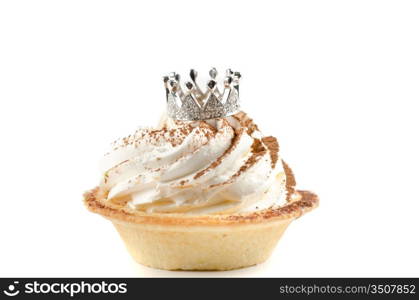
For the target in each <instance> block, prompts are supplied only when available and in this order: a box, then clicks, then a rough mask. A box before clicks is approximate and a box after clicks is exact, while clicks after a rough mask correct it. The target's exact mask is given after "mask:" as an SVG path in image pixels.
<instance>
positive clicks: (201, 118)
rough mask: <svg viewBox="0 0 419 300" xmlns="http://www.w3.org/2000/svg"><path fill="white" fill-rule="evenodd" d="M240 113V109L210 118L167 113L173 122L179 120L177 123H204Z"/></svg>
mask: <svg viewBox="0 0 419 300" xmlns="http://www.w3.org/2000/svg"><path fill="white" fill-rule="evenodd" d="M239 112H240V109H237V110H234V111H231V112H229V113H222V114H214V115H210V116H196V117H194V116H179V115H178V114H176V113H174V114H173V113H170V112H168V116H169V117H170V118H172V119H174V120H179V121H205V120H211V119H221V118H225V117H229V116H232V115H235V114H237V113H239Z"/></svg>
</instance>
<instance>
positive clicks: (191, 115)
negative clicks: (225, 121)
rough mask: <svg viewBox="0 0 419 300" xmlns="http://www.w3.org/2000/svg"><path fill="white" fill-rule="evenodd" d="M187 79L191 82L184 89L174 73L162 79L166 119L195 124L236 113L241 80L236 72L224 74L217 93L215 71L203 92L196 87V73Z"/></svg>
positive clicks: (178, 76) (213, 69)
mask: <svg viewBox="0 0 419 300" xmlns="http://www.w3.org/2000/svg"><path fill="white" fill-rule="evenodd" d="M189 75H190V77H191V81H187V82H186V83H185V85H184V87H182V86H181V83H180V75H179V74H177V73H170V75H169V76H165V77H163V81H164V85H165V88H166V101H167V114H168V116H169V117H171V118H172V119H176V120H184V121H197V120H207V119H214V118H223V117H226V116H230V115H233V114H235V113H237V112H239V110H240V101H239V79H240V77H241V75H240V73H239V72H233V71H231V70H230V69H228V70H227V72H226V76H225V78H224V81H223V85H224V89H223V91H220V90H219V89H218V86H217V85H218V84H217V81H216V77H217V70H216V69H215V68H212V69H211V70H210V72H209V75H210V77H211V79H210V80H209V81H208V83H207V89H206V91H205V92H203V91H202V90H201V89H200V87H199V86H198V85H197V83H196V78H197V76H198V73H197V72H196V71H195V70H193V69H192V70H191V71H190V74H189Z"/></svg>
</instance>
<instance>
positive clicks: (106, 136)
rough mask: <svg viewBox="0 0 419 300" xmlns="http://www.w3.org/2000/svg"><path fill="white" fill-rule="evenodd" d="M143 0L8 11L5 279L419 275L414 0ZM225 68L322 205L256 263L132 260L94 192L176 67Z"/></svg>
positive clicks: (2, 54)
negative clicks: (89, 205)
mask: <svg viewBox="0 0 419 300" xmlns="http://www.w3.org/2000/svg"><path fill="white" fill-rule="evenodd" d="M142 2H143V1H85V0H83V1H2V2H1V3H0V103H1V106H0V131H1V148H0V151H1V152H0V170H1V172H0V182H1V185H0V193H1V200H0V201H1V208H0V235H1V242H0V275H1V276H12V277H13V276H419V259H418V253H419V242H418V233H417V232H418V229H419V222H418V219H419V218H418V209H419V196H418V179H419V168H418V167H419V159H418V155H419V142H418V128H419V121H418V112H419V110H418V105H417V104H418V101H419V86H418V82H419V17H418V16H419V3H418V2H417V1H354V0H352V1H295V0H294V1H271V2H270V1H262V0H260V1H249V2H246V1H224V0H223V1H215V0H213V1H206V2H198V1H180V0H177V1H156V0H153V1H147V2H145V1H144V3H142ZM145 3H147V4H145ZM212 66H216V67H218V68H219V69H225V68H227V67H231V68H233V69H234V70H240V71H241V73H242V74H243V79H242V81H241V87H240V88H241V98H242V102H243V108H244V110H245V111H247V112H248V113H249V114H250V115H251V116H252V117H253V118H254V119H255V121H256V123H257V124H259V127H260V128H261V130H262V131H263V132H264V133H265V134H266V135H271V134H272V135H275V136H276V137H278V139H279V142H280V146H281V155H282V157H283V158H284V159H285V160H286V161H287V162H288V163H289V164H290V165H291V167H292V168H293V170H294V172H295V174H296V176H297V181H298V185H299V187H300V188H302V189H310V190H313V191H315V192H316V193H318V194H319V195H320V198H321V203H320V207H319V208H318V209H317V210H315V211H313V212H312V213H310V214H308V215H306V216H304V217H303V218H301V219H299V220H297V221H295V222H294V223H293V224H292V225H291V226H290V227H289V229H288V231H287V232H286V233H285V235H284V236H283V238H282V240H281V241H280V242H279V244H278V246H277V248H276V250H275V252H274V254H273V256H272V257H271V258H270V259H269V260H268V261H267V262H266V263H264V264H262V265H259V266H256V267H252V268H248V269H243V270H236V271H229V272H218V273H210V272H208V273H207V272H202V273H201V272H193V273H189V272H168V271H161V270H153V269H150V268H146V267H143V266H140V265H137V264H136V263H135V262H134V261H133V260H132V259H131V258H130V256H129V255H128V253H127V252H126V250H125V248H124V245H123V243H122V241H121V240H120V238H119V236H118V235H117V233H116V231H115V230H114V228H113V227H112V225H111V224H110V223H109V222H108V221H106V220H105V219H103V218H101V217H100V216H98V215H94V214H91V213H89V212H88V211H87V210H86V209H85V208H84V206H83V204H82V193H83V192H84V191H86V190H87V189H89V188H92V187H94V186H95V185H96V184H97V183H98V181H99V176H100V173H99V171H98V169H97V166H98V162H99V160H100V158H101V156H102V155H103V153H104V152H105V150H106V149H107V146H108V143H110V142H111V141H113V140H114V139H116V138H117V137H120V136H122V135H127V134H129V133H131V132H132V131H134V130H135V129H136V128H137V126H139V125H154V124H155V123H156V122H157V120H158V119H159V117H160V114H161V112H162V111H163V109H164V105H165V94H164V89H163V84H162V79H161V78H162V76H163V75H165V74H166V73H168V72H170V71H174V70H176V71H179V72H181V73H183V74H186V71H187V69H188V68H190V67H194V68H197V69H198V70H199V71H201V74H203V73H206V72H207V70H208V69H209V68H210V67H212Z"/></svg>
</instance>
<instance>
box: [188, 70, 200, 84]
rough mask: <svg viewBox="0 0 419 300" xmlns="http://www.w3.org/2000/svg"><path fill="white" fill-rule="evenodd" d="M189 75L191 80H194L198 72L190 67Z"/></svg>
mask: <svg viewBox="0 0 419 300" xmlns="http://www.w3.org/2000/svg"><path fill="white" fill-rule="evenodd" d="M189 76H191V79H192V81H194V82H195V81H196V77H197V76H198V72H197V71H195V70H194V69H191V71H190V72H189Z"/></svg>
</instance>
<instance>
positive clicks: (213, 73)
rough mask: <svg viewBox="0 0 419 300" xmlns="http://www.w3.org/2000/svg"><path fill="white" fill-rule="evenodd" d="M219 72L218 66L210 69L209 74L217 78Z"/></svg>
mask: <svg viewBox="0 0 419 300" xmlns="http://www.w3.org/2000/svg"><path fill="white" fill-rule="evenodd" d="M217 74H218V72H217V69H216V68H212V69H211V70H210V71H209V75H210V76H211V78H212V79H215V78H216V77H217Z"/></svg>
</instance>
